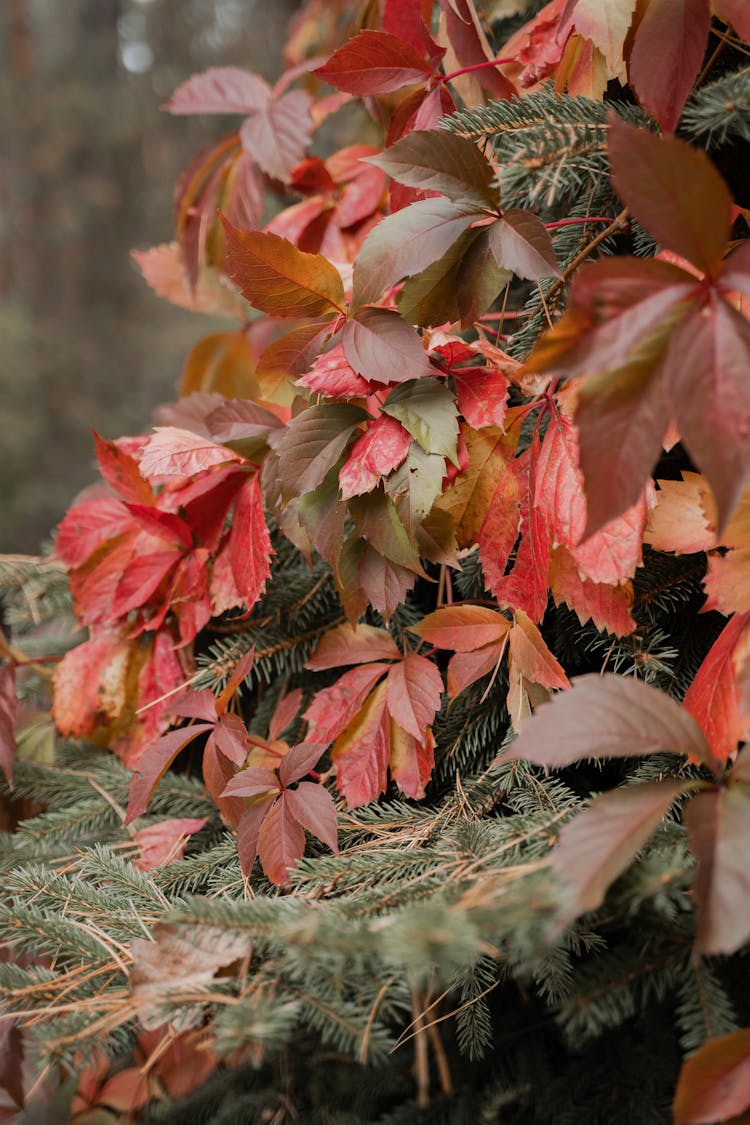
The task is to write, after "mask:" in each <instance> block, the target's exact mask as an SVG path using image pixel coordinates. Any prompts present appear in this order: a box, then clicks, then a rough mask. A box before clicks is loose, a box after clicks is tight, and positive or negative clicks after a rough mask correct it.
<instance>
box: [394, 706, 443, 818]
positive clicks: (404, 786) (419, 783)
mask: <svg viewBox="0 0 750 1125" xmlns="http://www.w3.org/2000/svg"><path fill="white" fill-rule="evenodd" d="M388 765H389V768H390V772H391V777H392V778H393V780H394V781H395V782H396V784H397V785H398V787H399V789H400V790H401V792H402V793H404V794H405V795H406V796H407V797H411V799H412V800H413V801H419V800H421V799H422V797H424V794H425V788H426V786H427V783H428V782H429V780H430V778H431V777H432V771H433V769H434V768H435V739H434V738H433V735H432V731H431V730H429V729H428V730H426V731H425V732H424V735H423V736H422V738H421V739H418V738H414V737H413V735H411V734H409V733H408V732H407V731H405V730H403V729H402V728H401V727H400V726H398V724H397V723H395V722H394V721H393V720H391V723H390V752H389V758H388Z"/></svg>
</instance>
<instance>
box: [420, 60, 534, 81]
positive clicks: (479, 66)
mask: <svg viewBox="0 0 750 1125" xmlns="http://www.w3.org/2000/svg"><path fill="white" fill-rule="evenodd" d="M514 62H516V60H515V59H487V60H486V61H485V62H478V63H472V65H471V66H463V67H461V69H460V70H454V71H453V72H452V73H451V74H440V75H438V82H452V81H453V79H454V78H460V77H461V76H462V75H464V74H473V73H474V71H475V70H489V69H490V67H493V66H505V65H506V64H508V63H514Z"/></svg>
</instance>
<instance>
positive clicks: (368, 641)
mask: <svg viewBox="0 0 750 1125" xmlns="http://www.w3.org/2000/svg"><path fill="white" fill-rule="evenodd" d="M400 659H401V653H400V652H399V650H398V648H397V647H396V642H395V641H394V640H393V637H392V636H391V634H390V633H389V632H388V630H387V629H378V628H376V626H374V625H364V624H359V625H351V624H349V623H346V624H344V625H337V626H336V628H335V629H329V630H328V632H327V633H324V634H323V636H322V637H321V638H320V640H319V641H318V644H317V647H316V649H315V652H314V653H313V655H312V656H311V657H309V658H308V660H307V663H306V664H305V667H306V668H310V669H311V670H312V671H314V672H321V671H323V670H324V669H326V668H340V667H342V666H344V665H346V664H365V663H367V662H368V661H377V660H400Z"/></svg>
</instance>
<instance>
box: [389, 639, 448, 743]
mask: <svg viewBox="0 0 750 1125" xmlns="http://www.w3.org/2000/svg"><path fill="white" fill-rule="evenodd" d="M386 688H387V691H386V703H387V707H388V711H389V712H390V715H391V718H392V719H395V721H396V722H397V723H398V725H399V726H400V727H401V728H402V730H405V731H408V733H409V734H411V735H413V736H414V738H417V739H419V740H422V739H423V738H424V737H425V731H426V729H427V727H429V726H431V725H432V723H433V722H434V719H435V714H436V713H437V711H438V710H439V709H440V697H441V695H442V694H443V678H442V676H441V675H440V672H439V671H438V669H437V668H436V667H435V665H434V664H433V663H432V661H431V660H428V659H427V657H425V656H419V655H418V654H417V653H414V652H410V653H407V655H406V656H405V657H404V659H403V660H400V661H399V662H398V663H397V664H394V665H393V667H392V668H391V670H390V672H389V673H388V678H387V680H386Z"/></svg>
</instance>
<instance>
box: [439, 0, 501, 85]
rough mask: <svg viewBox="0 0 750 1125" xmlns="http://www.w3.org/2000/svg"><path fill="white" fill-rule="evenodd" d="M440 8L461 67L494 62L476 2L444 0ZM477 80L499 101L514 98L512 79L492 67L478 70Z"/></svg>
mask: <svg viewBox="0 0 750 1125" xmlns="http://www.w3.org/2000/svg"><path fill="white" fill-rule="evenodd" d="M440 6H441V8H442V10H443V12H444V15H445V21H446V31H447V34H448V39H449V41H450V45H451V47H452V48H453V50H454V52H455V54H456V58H457V59H458V61H459V63H460V64H461V67H465V66H475V65H476V64H477V63H485V62H489V61H491V60H492V59H493V58H494V56H493V52H492V49H491V47H490V45H489V43H488V41H487V36H486V35H485V33H484V30H483V29H482V25H481V22H480V19H479V15H478V12H477V9H476V6H475V4H474V0H440ZM474 77H475V78H476V79H477V81H478V82H479V83H480V84H481V85H482V86H483V87H484V88H485V89H486V90H488V91H489V92H490V93H491V94H492V95H493V97H495V98H512V97H513V96H514V94H515V91H514V89H513V87H512V85H511V84H510V82H509V81H508V79H507V78H506V77H505V76H504V75H503V74H501V73H500V71H499V70H496V69H494V68H492V67H483V68H482V69H480V70H477V71H476V72H475V74H474Z"/></svg>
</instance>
